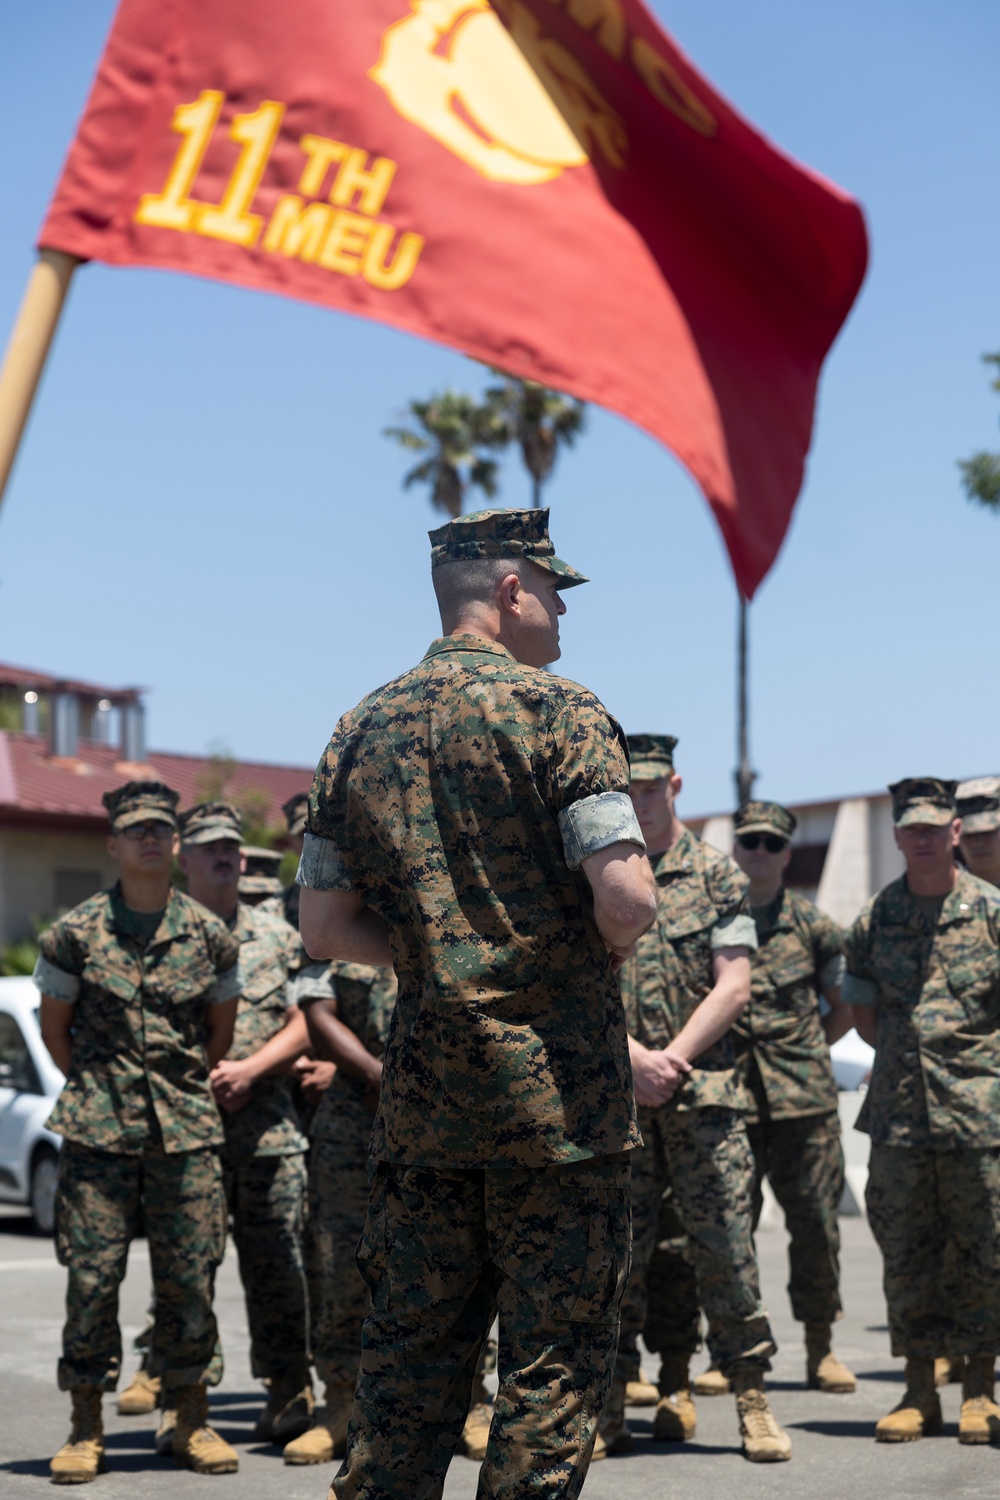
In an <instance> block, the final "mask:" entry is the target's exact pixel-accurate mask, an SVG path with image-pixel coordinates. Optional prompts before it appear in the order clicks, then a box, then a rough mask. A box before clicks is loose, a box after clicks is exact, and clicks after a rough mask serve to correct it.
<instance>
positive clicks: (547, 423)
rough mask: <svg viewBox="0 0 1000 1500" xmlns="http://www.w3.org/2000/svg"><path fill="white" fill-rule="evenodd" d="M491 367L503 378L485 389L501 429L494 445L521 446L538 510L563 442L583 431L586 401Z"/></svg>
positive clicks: (567, 443)
mask: <svg viewBox="0 0 1000 1500" xmlns="http://www.w3.org/2000/svg"><path fill="white" fill-rule="evenodd" d="M491 368H492V369H493V373H494V374H495V375H500V376H502V377H503V384H502V385H496V386H490V387H489V388H488V389H487V391H486V409H487V411H489V412H491V414H492V419H493V425H494V427H495V428H497V429H498V436H497V437H496V438H494V439H493V446H500V445H501V443H502V442H504V441H506V442H515V443H518V444H519V445H520V448H521V456H522V458H523V459H524V464H525V468H526V469H527V470H528V473H529V474H530V475H531V503H532V505H533V506H534V507H535V509H536V510H537V509H538V507H539V506H540V505H541V503H542V485H543V484H544V483H545V481H546V480H547V479H548V478H549V476H550V475H551V473H552V470H553V469H554V468H555V465H556V459H557V458H558V456H559V446H560V444H564V445H565V446H566V447H567V448H571V447H572V446H573V443H574V441H575V440H576V438H577V436H578V434H579V433H581V432H582V431H583V426H584V420H585V416H584V414H585V407H584V403H583V402H582V401H577V400H576V399H575V398H574V397H572V396H564V395H563V394H562V392H561V391H554V390H551V389H550V388H549V387H548V386H546V385H539V384H538V383H537V381H534V380H519V379H518V378H517V377H516V376H514V375H508V374H506V373H505V371H503V370H498V369H496V368H495V367H493V366H491ZM501 433H502V434H503V436H502V437H501V436H500V435H499V434H501Z"/></svg>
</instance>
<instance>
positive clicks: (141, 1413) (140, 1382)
mask: <svg viewBox="0 0 1000 1500" xmlns="http://www.w3.org/2000/svg"><path fill="white" fill-rule="evenodd" d="M159 1399H160V1377H159V1375H150V1373H149V1371H148V1370H136V1372H135V1374H134V1375H133V1376H132V1384H131V1385H127V1386H126V1387H125V1389H124V1390H123V1391H122V1393H121V1395H120V1396H119V1397H118V1415H119V1416H120V1417H146V1416H148V1415H149V1413H150V1412H151V1411H155V1410H156V1407H157V1403H158V1402H159Z"/></svg>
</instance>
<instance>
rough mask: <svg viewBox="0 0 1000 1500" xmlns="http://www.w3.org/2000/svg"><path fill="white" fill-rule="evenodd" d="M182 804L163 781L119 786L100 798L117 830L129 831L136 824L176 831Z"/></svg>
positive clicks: (128, 782) (136, 782) (138, 782)
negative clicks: (165, 825) (159, 825)
mask: <svg viewBox="0 0 1000 1500" xmlns="http://www.w3.org/2000/svg"><path fill="white" fill-rule="evenodd" d="M180 800H181V799H180V794H179V793H178V792H174V791H171V789H170V787H168V786H164V784H163V782H162V781H126V783H125V785H124V786H116V787H115V788H114V790H113V791H110V792H105V793H104V796H103V797H102V798H101V801H102V802H103V803H104V806H105V807H106V808H107V810H108V817H109V818H110V819H111V826H112V828H114V829H116V830H117V829H119V828H129V827H131V825H132V824H133V823H169V824H170V826H171V828H176V827H177V804H178V802H179V801H180Z"/></svg>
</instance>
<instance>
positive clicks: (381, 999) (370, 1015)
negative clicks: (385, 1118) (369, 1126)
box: [312, 963, 396, 1140]
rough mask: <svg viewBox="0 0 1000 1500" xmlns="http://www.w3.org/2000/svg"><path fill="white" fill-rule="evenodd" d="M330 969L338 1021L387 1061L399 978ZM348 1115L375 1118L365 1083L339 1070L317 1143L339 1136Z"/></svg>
mask: <svg viewBox="0 0 1000 1500" xmlns="http://www.w3.org/2000/svg"><path fill="white" fill-rule="evenodd" d="M330 969H331V976H332V980H333V988H334V996H335V998H336V1001H337V1019H338V1020H340V1021H343V1023H344V1025H345V1026H346V1027H348V1029H349V1030H350V1031H353V1032H354V1035H355V1036H356V1037H358V1038H359V1040H360V1041H361V1042H362V1043H363V1044H364V1046H365V1048H366V1050H367V1051H368V1052H370V1053H371V1055H372V1057H377V1058H380V1059H381V1058H383V1057H384V1056H385V1044H386V1041H387V1039H388V1036H389V1024H390V1022H391V1020H392V1014H393V1011H394V1010H395V1008H396V976H395V974H394V973H393V972H392V970H391V969H373V968H370V967H369V966H368V965H367V964H347V963H334V964H331V965H330ZM346 1115H360V1116H362V1117H365V1118H367V1119H368V1120H371V1118H372V1112H371V1109H370V1107H369V1105H368V1104H367V1103H366V1102H365V1085H364V1083H363V1082H362V1080H361V1079H360V1078H351V1077H350V1076H349V1075H348V1074H347V1073H345V1072H343V1071H342V1070H338V1071H337V1072H336V1073H335V1074H334V1076H333V1082H332V1083H331V1085H330V1087H329V1088H328V1089H327V1091H326V1093H325V1094H324V1095H323V1097H322V1099H321V1100H320V1103H319V1108H318V1109H317V1111H316V1118H315V1120H314V1121H313V1128H312V1137H313V1139H314V1140H332V1139H334V1137H336V1136H337V1135H338V1123H339V1122H340V1121H341V1120H342V1119H343V1118H344V1116H346Z"/></svg>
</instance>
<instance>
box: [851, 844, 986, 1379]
mask: <svg viewBox="0 0 1000 1500" xmlns="http://www.w3.org/2000/svg"><path fill="white" fill-rule="evenodd" d="M845 956H846V959H847V977H846V979H845V981H844V991H843V998H844V1000H845V1001H847V1002H849V1003H850V1004H852V1005H854V1006H858V1007H862V1006H866V1007H872V1008H874V1009H875V1011H876V1014H877V1026H878V1034H877V1046H876V1050H875V1062H874V1066H873V1069H872V1076H871V1082H870V1084H869V1087H868V1092H867V1094H866V1096H865V1102H864V1105H863V1107H862V1110H861V1114H860V1115H859V1117H858V1122H857V1129H859V1130H862V1131H865V1132H867V1134H868V1135H870V1136H871V1142H872V1149H871V1162H870V1167H869V1177H868V1191H867V1196H866V1202H867V1207H868V1217H869V1220H870V1222H871V1226H872V1231H873V1233H874V1235H875V1238H876V1239H877V1241H878V1244H879V1248H880V1250H881V1251H882V1256H883V1260H884V1286H885V1296H886V1303H887V1305H888V1315H889V1333H890V1337H891V1340H892V1352H893V1354H902V1355H906V1356H908V1357H911V1358H912V1357H923V1358H927V1357H931V1356H934V1355H942V1354H943V1355H961V1354H966V1355H995V1354H997V1353H1000V1033H998V1028H1000V891H998V890H997V889H996V888H995V887H994V886H991V885H987V884H986V883H985V882H984V881H981V880H977V879H976V878H975V876H973V875H970V874H969V873H968V872H967V871H966V870H959V871H958V872H957V879H956V882H955V886H954V888H953V890H952V891H951V893H950V894H949V895H948V896H946V897H945V898H944V899H943V902H942V903H941V906H940V912H939V914H937V916H936V919H935V917H934V916H932V915H928V914H926V913H925V912H924V911H923V910H921V903H919V902H918V901H917V900H916V899H915V898H914V897H913V896H912V895H911V894H910V892H909V889H908V886H907V882H906V877H905V876H902V877H901V878H900V879H898V880H894V881H893V882H892V883H891V884H890V885H888V886H886V887H885V889H884V890H882V891H880V892H879V894H878V895H877V896H875V897H873V898H872V900H871V901H869V903H868V905H867V906H866V907H865V909H864V911H863V912H862V913H861V915H860V917H859V918H858V919H857V921H856V922H855V923H854V925H853V927H851V928H850V930H849V931H848V933H847V936H846V940H845ZM953 1256H954V1257H955V1260H954V1261H953V1260H952V1257H953ZM956 1270H957V1271H958V1274H956ZM945 1287H947V1288H948V1295H947V1296H945V1295H942V1289H943V1288H945Z"/></svg>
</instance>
